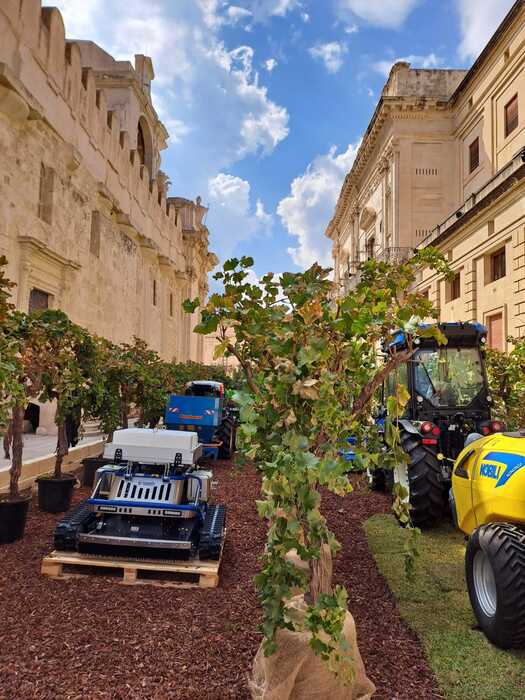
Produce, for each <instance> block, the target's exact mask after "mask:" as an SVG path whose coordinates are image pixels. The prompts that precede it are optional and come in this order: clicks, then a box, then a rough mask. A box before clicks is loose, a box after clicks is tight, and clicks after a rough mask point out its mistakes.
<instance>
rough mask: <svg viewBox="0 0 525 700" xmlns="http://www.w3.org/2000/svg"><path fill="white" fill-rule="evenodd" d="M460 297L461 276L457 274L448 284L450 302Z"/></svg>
mask: <svg viewBox="0 0 525 700" xmlns="http://www.w3.org/2000/svg"><path fill="white" fill-rule="evenodd" d="M460 296H461V276H460V274H459V272H458V273H457V275H456V276H455V277H454V279H453V280H452V281H451V283H450V301H453V300H454V299H459V297H460Z"/></svg>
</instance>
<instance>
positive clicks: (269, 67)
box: [264, 58, 277, 73]
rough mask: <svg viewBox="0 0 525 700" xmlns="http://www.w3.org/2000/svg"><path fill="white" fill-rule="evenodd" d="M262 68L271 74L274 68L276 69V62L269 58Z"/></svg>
mask: <svg viewBox="0 0 525 700" xmlns="http://www.w3.org/2000/svg"><path fill="white" fill-rule="evenodd" d="M264 67H265V68H266V70H267V71H268V73H271V72H272V71H273V70H274V68H277V61H276V60H275V58H269V59H268V60H267V61H265V62H264Z"/></svg>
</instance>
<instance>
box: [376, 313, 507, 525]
mask: <svg viewBox="0 0 525 700" xmlns="http://www.w3.org/2000/svg"><path fill="white" fill-rule="evenodd" d="M438 327H439V329H440V331H441V332H442V333H443V335H444V336H445V337H446V339H447V343H446V345H439V344H438V342H437V341H436V339H435V338H433V337H422V338H419V339H417V341H416V342H417V345H416V348H417V349H416V351H415V352H414V354H413V355H412V357H411V358H410V359H409V360H408V361H407V362H406V364H404V365H402V366H401V367H400V368H399V370H398V373H397V376H396V375H391V376H390V377H389V378H388V380H387V381H386V382H385V386H384V388H383V394H384V395H383V405H384V406H386V405H387V401H386V399H387V398H388V396H389V395H393V394H395V393H396V388H397V384H398V383H402V384H404V385H405V386H406V388H407V390H408V393H409V394H410V399H409V401H408V403H407V405H406V407H405V411H404V413H403V415H402V416H401V417H396V416H387V414H386V410H383V413H382V418H387V417H389V418H391V420H393V421H394V422H395V423H396V425H397V427H398V428H399V432H400V441H401V446H402V447H403V449H404V450H405V452H407V455H408V460H409V462H408V464H406V465H405V464H403V465H399V467H398V469H397V470H396V472H395V474H394V476H395V480H396V481H398V482H400V483H401V484H402V485H403V486H405V488H406V489H407V491H408V493H409V500H410V505H411V516H412V521H413V523H414V524H415V525H418V526H420V527H425V526H430V525H432V524H434V523H435V522H436V521H437V520H439V519H440V518H441V517H442V515H443V512H444V509H445V508H446V503H447V494H448V491H449V488H450V478H451V468H450V466H451V464H452V461H453V460H455V459H456V457H457V456H458V455H459V453H460V452H461V451H462V450H463V447H464V445H465V440H466V438H467V436H468V435H469V434H470V433H479V434H480V435H490V434H492V433H496V432H499V431H501V430H503V429H504V426H503V424H502V423H500V422H499V421H492V420H491V412H490V409H491V403H492V399H491V396H490V392H489V387H488V382H487V375H486V371H485V346H486V339H487V331H486V328H485V327H484V326H482V325H481V324H479V323H440V324H438ZM423 328H425V326H423ZM406 347H407V336H406V334H405V333H396V334H395V335H394V337H393V338H392V340H391V341H390V342H389V343H388V344H387V345H385V347H384V352H385V354H386V355H390V354H392V353H394V352H400V351H402V350H405V349H406ZM438 455H439V457H438ZM377 481H378V478H377V475H376V482H377ZM383 482H385V479H383Z"/></svg>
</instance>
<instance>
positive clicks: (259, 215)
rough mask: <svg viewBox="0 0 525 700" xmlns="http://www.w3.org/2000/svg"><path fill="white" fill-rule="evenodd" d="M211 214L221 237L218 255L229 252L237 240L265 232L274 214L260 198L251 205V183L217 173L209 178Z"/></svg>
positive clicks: (222, 255) (243, 239)
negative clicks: (268, 211)
mask: <svg viewBox="0 0 525 700" xmlns="http://www.w3.org/2000/svg"><path fill="white" fill-rule="evenodd" d="M208 195H209V198H210V202H209V204H210V215H211V214H212V213H213V216H214V221H215V227H216V228H217V233H218V234H219V236H220V238H221V251H220V252H221V257H228V256H229V255H232V253H233V252H234V250H235V248H236V247H237V246H238V244H239V242H242V241H245V240H248V239H250V238H252V237H253V236H261V235H267V234H268V233H269V232H270V230H271V227H272V226H273V217H272V216H271V215H270V214H268V213H267V212H266V211H265V208H264V204H263V203H262V201H261V200H260V199H257V201H256V202H255V207H253V206H252V199H251V187H250V183H249V182H248V181H247V180H243V179H242V178H240V177H237V176H236V175H229V174H227V173H219V174H218V175H216V176H215V177H213V178H211V179H210V180H209V182H208Z"/></svg>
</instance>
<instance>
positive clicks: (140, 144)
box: [137, 117, 155, 178]
mask: <svg viewBox="0 0 525 700" xmlns="http://www.w3.org/2000/svg"><path fill="white" fill-rule="evenodd" d="M137 155H138V157H139V163H140V165H145V166H146V167H147V169H148V171H149V175H150V177H151V178H153V177H154V176H155V173H154V172H153V139H152V138H151V131H150V128H149V125H148V122H147V121H146V120H145V119H144V117H141V118H140V119H139V123H138V125H137Z"/></svg>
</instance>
